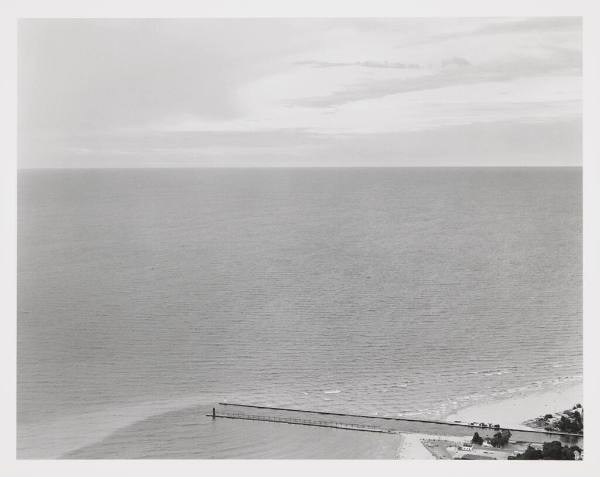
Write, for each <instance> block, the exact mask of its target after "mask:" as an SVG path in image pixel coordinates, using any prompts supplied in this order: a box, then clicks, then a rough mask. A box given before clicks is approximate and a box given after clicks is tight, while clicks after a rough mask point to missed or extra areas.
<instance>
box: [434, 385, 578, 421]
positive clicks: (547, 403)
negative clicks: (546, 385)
mask: <svg viewBox="0 0 600 477" xmlns="http://www.w3.org/2000/svg"><path fill="white" fill-rule="evenodd" d="M582 401H583V383H582V382H579V383H576V384H570V385H569V386H567V387H563V388H559V389H551V390H545V391H536V392H533V393H529V394H526V395H521V396H513V397H511V398H508V399H501V400H496V401H491V402H486V403H481V404H476V405H473V406H468V407H464V408H462V409H459V410H457V411H455V412H453V413H452V414H449V415H447V416H445V417H444V420H446V421H449V422H452V421H462V422H491V423H493V424H499V425H500V426H501V427H510V428H513V429H523V430H531V429H536V428H534V427H530V426H527V425H525V424H524V422H525V421H528V420H530V419H535V418H536V417H539V416H543V415H544V414H547V413H555V412H561V411H564V410H565V409H570V408H572V407H573V406H574V405H575V404H577V403H582Z"/></svg>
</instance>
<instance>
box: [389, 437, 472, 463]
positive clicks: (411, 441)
mask: <svg viewBox="0 0 600 477" xmlns="http://www.w3.org/2000/svg"><path fill="white" fill-rule="evenodd" d="M423 439H428V440H435V439H444V440H451V441H455V442H461V441H463V440H464V438H461V437H450V436H443V437H441V436H434V435H430V434H417V433H415V434H413V433H411V434H403V435H402V444H401V445H400V448H399V449H398V459H409V460H411V459H412V460H435V457H434V455H433V454H432V453H431V452H429V451H428V450H427V448H426V447H425V446H424V445H423V443H422V442H421V441H422V440H423Z"/></svg>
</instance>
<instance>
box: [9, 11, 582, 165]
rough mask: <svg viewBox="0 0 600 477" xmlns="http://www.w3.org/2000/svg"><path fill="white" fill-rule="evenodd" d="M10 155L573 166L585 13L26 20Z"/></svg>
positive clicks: (44, 159) (96, 160) (71, 159)
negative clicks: (14, 149)
mask: <svg viewBox="0 0 600 477" xmlns="http://www.w3.org/2000/svg"><path fill="white" fill-rule="evenodd" d="M18 63H19V64H18V73H19V79H18V87H19V91H18V104H19V111H18V114H19V117H18V124H19V160H18V164H19V167H20V168H104V167H110V168H115V167H271V166H273V167H338V166H348V167H352V166H360V167H382V166H401V167H402V166H410V167H412V166H423V167H430V166H579V165H581V160H582V159H581V155H582V154H581V109H582V93H581V74H582V65H581V20H580V19H579V18H575V17H544V18H444V19H436V18H421V19H416V18H415V19H411V18H398V19H182V20H167V19H156V20H151V19H150V20H132V19H124V20H116V19H108V20H80V19H71V20H21V21H20V22H19V51H18Z"/></svg>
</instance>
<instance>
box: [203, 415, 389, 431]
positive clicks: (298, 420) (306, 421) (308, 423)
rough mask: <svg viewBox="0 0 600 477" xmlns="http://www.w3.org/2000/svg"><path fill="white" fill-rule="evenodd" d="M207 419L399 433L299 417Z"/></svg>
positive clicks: (244, 416)
mask: <svg viewBox="0 0 600 477" xmlns="http://www.w3.org/2000/svg"><path fill="white" fill-rule="evenodd" d="M206 416H207V417H213V418H216V417H221V418H225V419H243V420H246V421H264V422H279V423H284V424H298V425H302V426H314V427H332V428H335V429H347V430H350V431H365V432H378V433H382V434H393V433H397V432H398V431H394V430H393V429H384V428H381V427H378V426H369V425H365V424H358V423H345V422H334V421H317V420H312V419H302V418H299V417H276V416H261V415H251V414H243V413H235V412H226V413H216V412H215V413H214V414H207V415H206Z"/></svg>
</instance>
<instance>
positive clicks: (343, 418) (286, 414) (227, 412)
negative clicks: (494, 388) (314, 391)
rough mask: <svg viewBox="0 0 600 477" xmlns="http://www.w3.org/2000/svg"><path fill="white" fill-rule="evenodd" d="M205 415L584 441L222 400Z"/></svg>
mask: <svg viewBox="0 0 600 477" xmlns="http://www.w3.org/2000/svg"><path fill="white" fill-rule="evenodd" d="M208 416H209V417H212V418H215V419H216V418H227V419H242V420H250V421H264V422H274V423H285V424H296V425H305V426H316V427H331V428H336V429H347V430H354V431H368V432H380V433H422V434H432V435H441V436H444V435H447V436H465V437H470V436H472V434H473V432H475V431H477V432H478V433H479V434H480V435H481V436H482V437H488V436H489V437H491V436H492V435H493V434H494V433H496V432H498V431H499V430H503V429H506V430H509V431H510V432H511V434H512V440H514V441H517V442H532V443H543V442H546V441H550V440H560V441H563V442H566V443H570V444H582V441H583V435H581V434H572V433H568V432H556V431H546V430H542V429H531V430H523V429H513V428H509V427H502V426H495V427H494V426H492V427H490V426H486V427H483V426H481V425H480V424H476V423H463V422H447V421H439V420H433V419H415V418H407V417H391V416H372V415H363V414H348V413H337V412H329V411H312V410H304V409H291V408H283V407H270V406H256V405H251V404H238V403H225V402H220V403H218V405H217V408H213V413H212V414H209V415H208Z"/></svg>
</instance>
